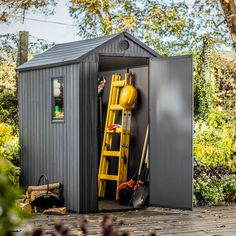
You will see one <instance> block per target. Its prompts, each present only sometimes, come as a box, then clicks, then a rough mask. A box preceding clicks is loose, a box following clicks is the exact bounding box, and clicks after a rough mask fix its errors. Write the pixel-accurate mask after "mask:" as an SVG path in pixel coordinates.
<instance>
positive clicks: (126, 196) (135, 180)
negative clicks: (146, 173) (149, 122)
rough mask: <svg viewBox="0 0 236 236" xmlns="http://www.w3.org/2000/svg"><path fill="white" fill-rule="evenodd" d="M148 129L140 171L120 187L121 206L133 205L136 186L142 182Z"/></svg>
mask: <svg viewBox="0 0 236 236" xmlns="http://www.w3.org/2000/svg"><path fill="white" fill-rule="evenodd" d="M148 129H149V128H148V126H147V130H146V135H145V139H144V144H143V150H142V155H141V160H140V164H139V169H138V171H135V173H134V175H133V177H132V178H131V179H130V180H129V181H128V182H125V183H122V184H121V185H120V186H119V187H118V194H119V204H120V205H131V203H132V201H131V200H132V199H131V197H132V194H133V192H134V188H135V186H136V187H137V186H138V184H139V182H140V181H139V180H140V177H141V170H142V165H143V161H144V158H145V152H146V148H147V142H148V132H149V131H148Z"/></svg>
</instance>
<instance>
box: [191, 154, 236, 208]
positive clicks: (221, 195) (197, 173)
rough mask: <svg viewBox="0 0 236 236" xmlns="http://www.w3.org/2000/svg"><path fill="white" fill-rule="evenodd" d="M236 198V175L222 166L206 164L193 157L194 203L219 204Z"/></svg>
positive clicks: (233, 200)
mask: <svg viewBox="0 0 236 236" xmlns="http://www.w3.org/2000/svg"><path fill="white" fill-rule="evenodd" d="M235 200H236V175H235V173H233V172H232V171H230V170H229V169H228V168H226V167H224V166H219V167H214V166H209V167H208V169H207V168H206V166H205V165H204V164H203V163H202V162H201V161H200V160H199V159H198V158H195V159H194V205H195V206H196V205H220V204H223V203H225V202H235Z"/></svg>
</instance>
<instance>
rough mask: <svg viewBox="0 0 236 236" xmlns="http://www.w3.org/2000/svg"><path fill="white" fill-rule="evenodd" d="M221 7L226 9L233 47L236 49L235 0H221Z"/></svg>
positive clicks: (226, 18)
mask: <svg viewBox="0 0 236 236" xmlns="http://www.w3.org/2000/svg"><path fill="white" fill-rule="evenodd" d="M220 3H221V7H222V9H223V11H224V15H225V20H226V22H227V26H228V28H229V31H230V34H231V37H232V40H233V47H234V49H235V50H236V5H235V2H234V0H220Z"/></svg>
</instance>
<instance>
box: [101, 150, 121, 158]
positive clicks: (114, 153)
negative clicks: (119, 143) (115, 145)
mask: <svg viewBox="0 0 236 236" xmlns="http://www.w3.org/2000/svg"><path fill="white" fill-rule="evenodd" d="M103 156H106V157H119V156H120V152H119V151H104V152H103Z"/></svg>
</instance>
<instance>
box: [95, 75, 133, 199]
mask: <svg viewBox="0 0 236 236" xmlns="http://www.w3.org/2000/svg"><path fill="white" fill-rule="evenodd" d="M127 83H131V79H130V74H128V73H126V74H125V80H121V75H119V74H114V75H112V81H111V89H110V95H109V101H108V107H107V117H106V124H105V130H104V137H103V143H102V150H101V159H100V166H99V172H98V196H99V197H104V195H105V189H106V181H107V180H110V181H116V183H117V184H116V186H117V188H116V199H118V192H117V189H118V186H119V185H120V184H121V183H123V182H125V181H127V172H128V155H129V141H130V125H131V110H127V109H124V108H123V107H122V106H120V105H119V94H120V89H121V88H123V87H124V86H125V85H126V84H127ZM119 111H121V112H122V116H121V124H120V125H119V126H118V127H117V128H115V129H114V130H111V129H109V126H110V125H112V124H114V123H115V121H116V117H117V113H118V112H119ZM117 133H118V134H120V147H119V150H118V151H113V150H111V147H112V141H113V134H117ZM109 158H118V171H117V175H111V174H108V167H109Z"/></svg>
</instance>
